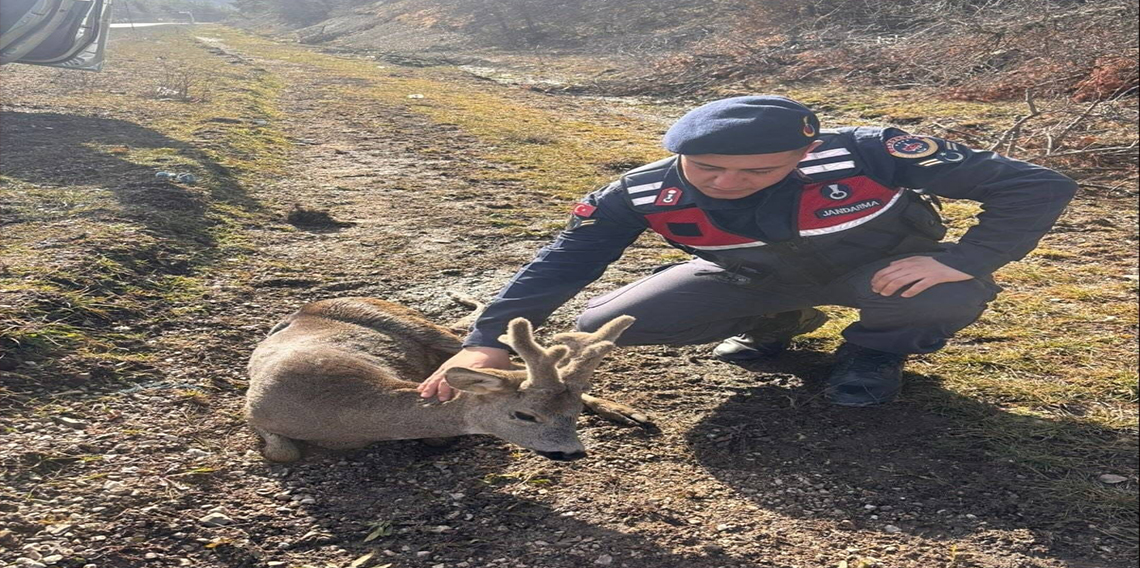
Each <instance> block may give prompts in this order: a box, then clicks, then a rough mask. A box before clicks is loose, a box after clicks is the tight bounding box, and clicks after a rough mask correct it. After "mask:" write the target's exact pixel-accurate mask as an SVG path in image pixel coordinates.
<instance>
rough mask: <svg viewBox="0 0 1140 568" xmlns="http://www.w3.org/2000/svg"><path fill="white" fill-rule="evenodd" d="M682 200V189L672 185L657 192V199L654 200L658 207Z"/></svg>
mask: <svg viewBox="0 0 1140 568" xmlns="http://www.w3.org/2000/svg"><path fill="white" fill-rule="evenodd" d="M680 201H681V190H680V189H677V188H675V187H670V188H669V189H666V190H662V191H661V193H659V194H657V201H654V202H653V205H654V206H656V207H669V206H670V205H676V204H677V203H679V202H680Z"/></svg>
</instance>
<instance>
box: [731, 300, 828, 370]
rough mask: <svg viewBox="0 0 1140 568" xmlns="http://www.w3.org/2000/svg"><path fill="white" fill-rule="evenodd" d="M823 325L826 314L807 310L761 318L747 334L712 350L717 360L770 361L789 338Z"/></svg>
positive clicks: (783, 348)
mask: <svg viewBox="0 0 1140 568" xmlns="http://www.w3.org/2000/svg"><path fill="white" fill-rule="evenodd" d="M825 323H827V314H825V313H823V312H821V311H819V310H817V309H815V308H807V309H803V310H795V311H791V312H780V313H778V314H773V315H771V316H768V317H765V318H764V319H763V320H761V321H759V322H758V325H757V326H756V327H755V328H754V329H753V330H752V331H749V332H748V333H745V334H743V335H737V336H736V337H730V338H728V339H725V340H724V341H722V342H721V343H720V345H717V346H716V348H715V349H713V356H715V357H716V358H717V359H720V360H721V361H730V362H732V361H757V360H763V359H771V358H772V357H775V356H777V355H779V354H780V353H783V352H784V350H786V349H787V348H788V344H790V343H791V340H792V338H793V337H795V336H797V335H803V334H805V333H811V332H813V331H815V330H817V329H819V328H820V327H822V326H823V324H825Z"/></svg>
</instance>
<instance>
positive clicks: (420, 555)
mask: <svg viewBox="0 0 1140 568" xmlns="http://www.w3.org/2000/svg"><path fill="white" fill-rule="evenodd" d="M428 556H431V551H430V550H421V551H419V552H417V553H416V558H427V557H428Z"/></svg>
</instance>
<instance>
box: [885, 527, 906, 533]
mask: <svg viewBox="0 0 1140 568" xmlns="http://www.w3.org/2000/svg"><path fill="white" fill-rule="evenodd" d="M883 530H884V531H886V532H887V533H888V534H898V533H900V532H902V529H900V528H898V527H896V526H894V525H887V526H885V527H883Z"/></svg>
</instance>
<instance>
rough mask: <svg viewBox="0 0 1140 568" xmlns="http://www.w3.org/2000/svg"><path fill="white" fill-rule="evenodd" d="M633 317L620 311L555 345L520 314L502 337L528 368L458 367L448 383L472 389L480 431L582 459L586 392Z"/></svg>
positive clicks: (472, 419) (551, 454) (473, 417)
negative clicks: (541, 339) (543, 341)
mask: <svg viewBox="0 0 1140 568" xmlns="http://www.w3.org/2000/svg"><path fill="white" fill-rule="evenodd" d="M633 321H634V319H633V318H632V317H630V316H621V317H618V318H615V319H613V320H611V321H610V322H609V323H607V324H605V325H603V326H602V327H601V328H600V329H598V330H597V331H595V332H594V333H577V332H576V333H567V334H560V335H557V336H555V341H556V344H555V345H552V346H550V347H543V346H541V345H539V344H538V342H537V341H535V339H534V331H533V330H532V329H531V325H530V322H528V321H527V320H525V319H523V318H516V319H514V320H512V321H511V323H510V325H509V326H508V328H507V334H506V335H504V336H502V337H500V338H499V339H500V341H502V342H504V343H506V344H508V345H510V346H511V347H512V348H513V349H514V350H515V353H518V354H519V357H521V358H522V360H523V362H524V363H526V368H525V369H519V370H499V369H479V370H475V369H466V368H462V367H454V368H451V369H448V370H447V374H446V377H447V383H448V384H449V385H451V386H452V387H453V388H455V389H458V390H460V391H463V392H465V393H468V394H470V395H474V396H473V400H472V402H471V411H470V412H468V417H467V418H468V421H469V423H471V424H472V425H473V426H475V427H477V428H478V429H479V430H480V431H481V432H483V433H486V434H491V435H494V436H498V437H499V438H502V439H504V440H507V441H508V442H512V443H515V444H518V445H520V446H522V447H524V448H528V449H531V450H534V451H535V452H537V453H538V454H540V455H542V456H545V457H547V458H550V459H555V460H573V459H578V458H581V457H584V456H585V455H586V451H585V448H584V447H583V446H582V441H581V440H579V439H578V432H577V422H578V415H579V414H581V413H582V393H584V392H586V391H587V390H589V388H590V379H591V377H592V376H593V374H594V370H595V369H597V368H598V365H600V364H601V362H602V359H603V358H604V357H605V356H606V355H607V354H609V352H610V351H613V349H614V342H615V341H616V340H617V338H618V336H620V335H621V333H622V332H623V331H625V330H626V328H628V327H629V326H630V325H632V324H633Z"/></svg>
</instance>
